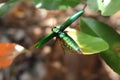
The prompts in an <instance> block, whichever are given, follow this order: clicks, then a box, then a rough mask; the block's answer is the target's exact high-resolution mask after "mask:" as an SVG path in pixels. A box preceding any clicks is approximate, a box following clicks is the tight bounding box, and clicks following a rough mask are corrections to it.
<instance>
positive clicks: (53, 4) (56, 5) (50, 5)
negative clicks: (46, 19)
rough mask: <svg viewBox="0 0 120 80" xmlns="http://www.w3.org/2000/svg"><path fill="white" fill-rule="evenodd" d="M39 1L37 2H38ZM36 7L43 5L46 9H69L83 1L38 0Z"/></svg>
mask: <svg viewBox="0 0 120 80" xmlns="http://www.w3.org/2000/svg"><path fill="white" fill-rule="evenodd" d="M33 1H34V0H33ZM36 1H37V0H36ZM38 1H39V2H38V3H37V4H36V5H39V4H41V7H42V8H46V9H68V8H71V7H74V6H76V5H77V4H79V3H80V1H81V0H52V1H51V0H38Z"/></svg>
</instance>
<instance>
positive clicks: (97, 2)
mask: <svg viewBox="0 0 120 80" xmlns="http://www.w3.org/2000/svg"><path fill="white" fill-rule="evenodd" d="M87 4H88V5H89V7H90V8H92V9H93V10H100V11H101V14H102V15H103V16H110V15H112V14H115V13H116V12H117V11H119V10H120V0H88V1H87Z"/></svg>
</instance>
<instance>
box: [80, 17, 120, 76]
mask: <svg viewBox="0 0 120 80" xmlns="http://www.w3.org/2000/svg"><path fill="white" fill-rule="evenodd" d="M80 25H81V29H82V31H83V32H84V33H87V34H89V35H92V36H98V37H101V38H102V39H104V40H105V41H106V42H107V43H108V44H109V49H108V50H106V51H104V52H102V53H101V54H100V56H101V57H102V58H103V59H104V60H105V62H106V63H107V64H108V65H109V66H110V67H111V68H112V69H113V70H114V71H115V72H117V73H119V74H120V64H119V63H120V35H119V34H118V33H117V32H116V31H115V30H114V29H113V28H112V27H110V26H108V25H106V24H104V23H101V22H99V21H97V20H94V19H91V18H82V19H81V21H80Z"/></svg>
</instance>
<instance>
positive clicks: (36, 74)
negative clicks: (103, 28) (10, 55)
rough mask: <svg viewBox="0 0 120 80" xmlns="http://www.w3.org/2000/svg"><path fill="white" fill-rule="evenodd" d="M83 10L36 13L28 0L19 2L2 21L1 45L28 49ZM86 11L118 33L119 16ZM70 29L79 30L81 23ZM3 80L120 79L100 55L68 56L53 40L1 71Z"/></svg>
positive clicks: (1, 79)
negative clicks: (17, 45)
mask: <svg viewBox="0 0 120 80" xmlns="http://www.w3.org/2000/svg"><path fill="white" fill-rule="evenodd" d="M3 1H4V0H3ZM1 2H2V1H1ZM83 6H84V5H82V4H79V5H77V6H76V7H75V8H72V9H67V10H46V9H43V8H40V9H37V8H36V7H35V5H34V4H33V3H32V2H30V1H29V0H26V1H20V2H19V3H16V5H15V6H13V7H12V8H11V9H10V10H9V11H8V12H7V13H6V14H4V15H3V16H1V17H0V41H1V42H14V43H17V44H20V45H22V46H24V47H25V48H27V49H29V48H30V47H31V46H32V45H34V44H35V43H36V42H37V41H38V40H40V39H42V38H43V37H44V36H46V35H47V34H49V33H50V32H51V28H52V27H54V26H59V25H61V24H62V23H63V22H64V21H65V20H66V19H67V18H68V17H69V16H70V15H72V14H74V13H75V12H76V11H77V10H81V9H82V8H83ZM85 10H86V12H85V14H84V15H83V16H85V17H86V16H89V17H93V18H96V19H98V20H100V21H102V22H104V23H107V24H108V25H111V26H113V25H114V27H113V28H114V29H115V30H116V31H117V32H119V27H117V26H118V25H120V23H119V20H120V19H119V17H120V12H118V13H116V14H115V15H113V16H110V17H102V16H101V15H100V13H97V12H94V11H92V10H90V9H89V7H86V9H85ZM111 21H112V22H111ZM70 27H72V28H75V29H78V30H80V27H79V20H77V21H75V22H74V23H73V24H72V25H71V26H70ZM0 80H120V76H119V75H118V74H116V73H115V72H113V71H112V70H111V69H110V68H109V67H108V66H107V65H106V64H105V63H104V61H103V60H102V59H101V58H100V57H99V55H96V54H94V55H89V56H85V55H79V54H72V53H65V51H64V50H63V48H61V46H60V45H59V43H57V42H56V40H55V39H52V40H51V41H49V42H48V43H46V44H45V45H44V46H42V47H41V48H39V49H35V48H33V49H31V50H30V53H29V54H22V55H20V56H18V57H17V58H16V59H15V60H14V63H13V64H12V65H11V66H10V67H8V68H6V69H2V70H0Z"/></svg>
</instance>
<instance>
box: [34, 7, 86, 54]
mask: <svg viewBox="0 0 120 80" xmlns="http://www.w3.org/2000/svg"><path fill="white" fill-rule="evenodd" d="M85 7H86V6H85ZM85 7H84V9H85ZM84 9H83V10H80V11H78V12H77V13H75V14H73V15H72V16H71V17H70V18H69V19H68V20H67V21H65V22H64V23H63V24H62V25H61V26H60V28H56V27H54V28H52V32H51V33H50V34H49V35H47V36H45V37H44V38H43V39H41V40H40V41H39V42H38V43H37V44H36V45H35V47H36V48H40V47H41V46H42V45H43V44H45V43H46V42H48V41H49V40H51V39H52V38H53V37H59V38H60V39H61V40H63V41H64V42H65V43H66V44H67V45H68V46H69V47H70V48H72V49H73V50H75V51H77V52H79V53H81V51H80V48H79V46H78V45H77V43H76V42H75V41H74V40H73V39H72V38H71V37H70V36H68V35H67V33H66V32H64V30H65V28H67V27H68V26H69V25H71V24H72V23H73V22H74V21H75V20H76V19H78V18H79V17H80V16H81V15H82V14H83V13H84Z"/></svg>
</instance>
